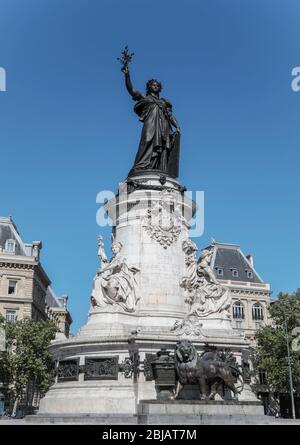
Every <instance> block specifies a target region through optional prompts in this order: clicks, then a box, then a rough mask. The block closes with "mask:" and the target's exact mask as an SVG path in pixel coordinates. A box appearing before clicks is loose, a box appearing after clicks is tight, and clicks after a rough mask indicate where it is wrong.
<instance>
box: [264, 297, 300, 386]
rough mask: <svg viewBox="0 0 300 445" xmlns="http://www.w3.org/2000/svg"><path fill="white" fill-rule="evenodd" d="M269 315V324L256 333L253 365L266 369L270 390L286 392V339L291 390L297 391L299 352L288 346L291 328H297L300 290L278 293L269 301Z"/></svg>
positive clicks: (299, 315)
mask: <svg viewBox="0 0 300 445" xmlns="http://www.w3.org/2000/svg"><path fill="white" fill-rule="evenodd" d="M269 314H270V317H271V323H272V324H271V325H268V326H264V327H263V328H261V329H260V330H259V331H258V332H257V335H256V339H257V347H256V366H257V367H258V368H261V369H264V370H265V371H266V375H267V381H268V385H269V386H270V388H271V389H272V391H274V392H278V393H279V392H289V391H290V387H289V371H288V361H287V339H288V342H289V346H290V356H291V362H292V375H293V384H294V389H295V390H296V391H297V392H298V393H300V351H295V350H293V348H292V347H291V345H292V341H293V339H294V337H293V335H292V331H293V329H294V328H295V327H300V289H298V290H297V291H296V292H294V293H291V294H287V293H280V294H279V295H278V298H277V300H275V301H274V302H273V303H271V305H270V307H269ZM286 329H287V338H286Z"/></svg>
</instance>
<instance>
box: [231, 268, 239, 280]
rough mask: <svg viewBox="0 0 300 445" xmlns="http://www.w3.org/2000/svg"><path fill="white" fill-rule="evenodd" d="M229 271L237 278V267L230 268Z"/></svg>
mask: <svg viewBox="0 0 300 445" xmlns="http://www.w3.org/2000/svg"><path fill="white" fill-rule="evenodd" d="M231 273H232V276H233V277H234V278H238V276H239V273H238V271H237V269H231Z"/></svg>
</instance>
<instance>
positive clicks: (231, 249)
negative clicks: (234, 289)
mask: <svg viewBox="0 0 300 445" xmlns="http://www.w3.org/2000/svg"><path fill="white" fill-rule="evenodd" d="M208 249H213V251H214V253H213V256H212V260H211V264H210V267H211V269H212V270H213V272H214V274H215V276H216V278H218V279H222V280H231V281H232V282H234V281H239V282H241V281H245V282H250V283H264V281H263V280H262V278H261V277H260V276H259V275H258V273H257V272H256V270H255V268H254V266H253V264H251V261H250V260H248V259H247V257H246V256H245V255H244V253H243V252H242V251H241V248H240V246H239V245H238V244H225V243H217V242H215V241H213V242H212V244H211V245H210V246H209V247H208ZM218 269H222V275H219V274H218V273H217V271H218ZM233 270H236V271H237V273H235V274H234V273H233ZM249 272H252V274H250V275H249Z"/></svg>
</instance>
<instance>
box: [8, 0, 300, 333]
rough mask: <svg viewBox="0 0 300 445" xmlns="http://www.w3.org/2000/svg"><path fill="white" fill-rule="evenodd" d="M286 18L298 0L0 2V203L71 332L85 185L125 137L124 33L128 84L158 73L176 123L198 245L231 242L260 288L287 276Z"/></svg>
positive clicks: (289, 115)
mask: <svg viewBox="0 0 300 445" xmlns="http://www.w3.org/2000/svg"><path fill="white" fill-rule="evenodd" d="M299 19H300V3H299V0H280V1H278V0H226V1H223V0H205V1H204V0H202V1H200V0H184V1H174V0H172V1H169V0H164V1H157V0H152V1H143V0H126V1H123V0H88V1H86V0H51V1H50V0H27V1H26V2H25V1H20V0H2V1H1V4H0V41H1V49H0V66H1V67H4V68H5V69H6V72H7V92H6V93H0V153H1V158H0V159H1V164H0V165H1V170H0V178H1V187H0V215H2V216H7V215H12V216H13V218H14V220H15V222H16V223H17V225H18V228H19V231H20V232H21V236H22V238H23V239H24V241H26V242H31V241H32V240H36V239H41V240H42V241H43V245H44V248H43V252H42V263H43V265H44V267H45V269H46V271H47V273H48V274H49V276H50V278H51V280H52V282H53V287H54V289H55V291H56V293H58V294H60V293H64V292H65V293H68V294H69V295H70V303H69V308H70V310H71V313H72V315H73V319H74V324H73V329H72V330H73V332H76V331H77V329H78V327H79V326H80V325H82V324H83V323H84V322H85V321H86V317H87V311H88V305H89V296H90V291H91V285H92V278H93V276H94V273H95V270H96V268H97V265H98V262H97V235H98V233H99V231H102V232H104V235H105V237H106V239H107V238H108V234H109V230H108V229H104V230H103V229H101V228H99V227H98V226H97V225H96V219H95V217H96V211H97V209H98V208H99V205H97V204H96V195H97V193H98V192H99V191H100V190H103V189H108V190H116V188H117V186H118V183H119V181H121V180H123V179H124V178H125V177H126V174H127V172H128V170H129V169H130V167H131V165H132V162H133V160H134V156H135V153H136V148H137V145H138V141H139V136H140V130H141V126H140V123H139V122H138V120H137V117H136V115H135V114H134V113H133V111H132V107H133V101H132V100H131V99H130V97H129V96H128V94H127V92H126V91H125V88H124V85H123V82H122V81H123V79H122V73H121V72H120V65H119V63H118V62H117V60H116V58H117V57H118V56H119V54H120V52H121V51H122V49H123V47H124V46H125V45H126V44H128V45H129V48H130V49H131V50H132V51H134V52H135V54H136V55H135V59H134V63H133V64H132V76H133V80H134V85H135V86H136V88H138V89H140V90H142V89H143V88H144V84H145V82H146V80H148V79H149V78H152V77H156V78H158V79H160V80H161V81H162V83H163V86H164V90H163V96H164V97H167V98H168V99H170V100H171V101H172V103H173V106H174V114H175V115H176V117H177V118H178V120H179V122H180V124H181V129H182V150H181V174H180V180H181V182H182V183H183V184H184V185H185V186H186V187H187V188H188V189H190V190H204V191H205V233H204V235H203V236H202V237H201V238H199V239H196V240H195V241H196V242H197V243H198V245H199V247H203V246H204V245H206V244H208V243H209V241H210V237H211V236H212V237H214V238H215V239H216V240H217V241H219V242H228V243H238V244H240V245H241V247H242V249H243V251H244V252H245V253H248V252H250V251H251V252H253V254H254V261H255V266H256V268H257V270H258V272H259V273H260V275H261V276H262V277H263V278H264V279H265V280H266V281H268V282H270V283H271V285H272V289H273V291H274V295H276V294H277V293H278V292H279V291H280V290H283V291H293V290H295V289H296V288H297V287H298V286H300V276H299V270H300V259H299V250H298V249H299V216H300V200H299V188H300V187H299V186H300V175H299V161H300V155H299V141H300V121H299V116H300V92H299V93H295V92H293V91H292V90H291V86H290V84H291V80H292V77H291V70H292V68H293V67H295V66H300V27H299ZM106 247H107V250H109V245H108V242H107V243H106Z"/></svg>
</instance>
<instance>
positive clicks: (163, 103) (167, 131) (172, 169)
mask: <svg viewBox="0 0 300 445" xmlns="http://www.w3.org/2000/svg"><path fill="white" fill-rule="evenodd" d="M132 56H133V54H130V53H129V52H128V48H127V47H126V48H125V50H124V51H123V53H122V56H121V58H120V59H119V60H120V62H121V63H122V72H123V73H124V74H125V85H126V88H127V91H128V92H129V94H130V95H131V97H132V99H133V100H135V101H136V104H135V107H134V111H135V113H136V114H137V115H138V116H139V118H140V121H141V122H143V124H144V125H143V129H142V134H141V139H140V144H139V148H138V152H137V154H136V158H135V162H134V166H133V168H132V170H131V171H130V173H129V176H131V175H134V174H136V173H142V172H143V171H145V170H158V171H159V172H160V173H161V172H163V173H165V174H167V175H168V176H171V177H173V178H176V177H177V176H178V171H179V148H180V127H179V125H178V123H177V120H176V119H175V117H174V116H173V114H172V104H171V102H169V101H168V100H167V99H163V98H161V97H160V92H161V90H162V85H161V83H160V82H159V81H158V80H156V79H151V80H148V82H147V85H146V94H142V93H140V92H138V91H136V90H134V89H133V86H132V83H131V79H130V73H129V66H128V65H129V63H130V62H131V59H132ZM173 129H174V130H173Z"/></svg>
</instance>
